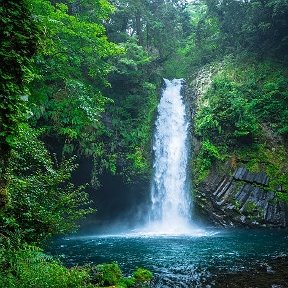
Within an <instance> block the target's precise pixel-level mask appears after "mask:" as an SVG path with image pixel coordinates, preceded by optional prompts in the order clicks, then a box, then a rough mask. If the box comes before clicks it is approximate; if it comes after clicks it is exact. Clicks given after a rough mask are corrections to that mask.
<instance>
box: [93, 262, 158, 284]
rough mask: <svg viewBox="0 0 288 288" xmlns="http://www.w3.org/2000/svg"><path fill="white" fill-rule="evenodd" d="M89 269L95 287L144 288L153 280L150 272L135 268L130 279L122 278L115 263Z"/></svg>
mask: <svg viewBox="0 0 288 288" xmlns="http://www.w3.org/2000/svg"><path fill="white" fill-rule="evenodd" d="M89 269H90V279H91V282H92V283H94V284H96V285H97V287H98V286H100V287H104V286H105V287H106V286H113V287H119V288H128V287H131V288H133V287H135V288H136V287H139V288H141V287H142V288H146V287H148V285H149V283H150V282H151V280H152V279H153V274H152V272H151V271H149V270H146V269H144V268H137V269H136V270H135V271H134V272H133V274H132V276H131V277H123V275H122V272H121V269H120V267H119V265H118V264H117V263H116V262H113V263H106V264H100V265H97V266H92V267H90V268H89Z"/></svg>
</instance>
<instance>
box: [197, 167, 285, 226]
mask: <svg viewBox="0 0 288 288" xmlns="http://www.w3.org/2000/svg"><path fill="white" fill-rule="evenodd" d="M268 183H269V178H268V176H267V175H266V174H265V173H264V172H260V173H252V172H250V171H248V170H247V169H246V168H245V167H240V168H238V169H236V170H235V172H234V174H233V176H232V177H228V176H226V175H224V176H223V175H222V176H221V174H220V172H219V171H217V170H215V171H213V173H212V174H211V175H209V177H208V178H207V180H206V181H205V183H203V184H202V185H200V186H199V187H198V189H199V192H200V194H201V197H202V203H204V202H205V205H204V204H203V205H202V206H201V210H202V211H203V212H204V214H206V215H207V216H208V218H209V219H210V220H211V221H213V222H214V223H216V224H219V225H221V226H231V225H238V226H253V227H255V226H263V227H287V226H288V208H287V203H285V202H283V201H280V200H279V199H277V198H276V196H275V194H274V193H273V192H271V191H267V190H266V189H267V188H266V187H267V185H268ZM203 199H205V201H204V200H203Z"/></svg>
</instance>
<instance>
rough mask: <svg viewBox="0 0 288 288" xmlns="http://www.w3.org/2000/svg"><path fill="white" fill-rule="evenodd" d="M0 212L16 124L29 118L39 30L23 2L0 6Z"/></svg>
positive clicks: (5, 199)
mask: <svg viewBox="0 0 288 288" xmlns="http://www.w3.org/2000/svg"><path fill="white" fill-rule="evenodd" d="M0 26H1V31H0V38H1V41H0V62H1V65H0V166H1V168H0V209H1V208H2V207H3V206H5V204H6V203H7V199H8V192H7V187H6V186H7V182H8V179H7V175H6V168H7V165H8V162H9V157H10V150H11V147H13V146H14V145H15V137H17V133H18V125H19V124H21V123H22V122H25V121H26V118H27V116H28V114H27V107H26V105H25V101H24V100H25V98H27V97H28V96H27V95H29V91H28V89H27V83H28V82H29V81H31V79H33V77H34V73H33V70H32V68H31V66H32V65H31V64H32V60H31V57H32V56H33V55H34V53H35V52H36V48H37V42H38V37H39V30H38V28H37V27H36V25H35V23H34V21H33V19H32V17H31V15H30V13H29V11H28V9H27V7H26V5H25V3H24V2H23V1H19V3H18V2H15V1H1V5H0Z"/></svg>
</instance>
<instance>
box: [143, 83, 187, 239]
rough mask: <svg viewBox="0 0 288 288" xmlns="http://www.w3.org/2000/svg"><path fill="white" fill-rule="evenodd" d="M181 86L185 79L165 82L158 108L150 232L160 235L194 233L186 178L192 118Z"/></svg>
mask: <svg viewBox="0 0 288 288" xmlns="http://www.w3.org/2000/svg"><path fill="white" fill-rule="evenodd" d="M182 85H183V80H182V79H174V80H172V81H169V80H166V79H165V89H164V90H163V94H162V97H161V100H160V103H159V105H158V116H157V120H156V130H155V136H154V145H153V150H154V157H155V158H154V159H155V160H154V164H153V167H154V177H153V183H152V187H151V207H150V211H149V224H148V227H149V228H148V229H149V230H150V231H155V232H157V233H159V234H185V233H189V232H190V231H191V216H190V215H191V195H190V191H189V190H190V189H189V187H188V181H189V179H188V177H187V164H188V157H189V153H188V152H189V141H188V127H189V119H188V117H186V108H185V104H184V102H183V99H182V95H181V90H182V89H181V88H182Z"/></svg>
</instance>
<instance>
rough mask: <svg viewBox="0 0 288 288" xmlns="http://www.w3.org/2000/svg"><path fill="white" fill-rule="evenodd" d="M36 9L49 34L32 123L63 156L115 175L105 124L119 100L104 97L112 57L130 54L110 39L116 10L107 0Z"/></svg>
mask: <svg viewBox="0 0 288 288" xmlns="http://www.w3.org/2000/svg"><path fill="white" fill-rule="evenodd" d="M31 10H32V13H33V15H34V17H35V19H37V21H38V23H39V26H41V28H42V30H43V31H45V37H43V39H42V42H41V48H42V49H41V53H38V55H37V56H36V57H35V68H36V70H37V73H38V78H37V80H35V81H33V83H32V85H31V91H32V93H31V94H32V95H31V97H30V107H31V110H32V112H33V116H34V117H33V118H31V119H30V120H31V123H32V124H33V126H35V127H43V128H45V135H46V136H49V137H51V136H52V135H53V137H54V138H55V139H57V141H59V142H60V143H61V146H62V147H63V148H61V151H60V154H61V152H62V154H63V155H66V156H67V155H73V154H82V155H84V156H89V157H92V159H94V162H95V166H97V167H99V171H102V170H103V169H111V170H112V172H115V161H114V158H115V157H113V154H111V153H109V151H107V150H106V148H105V146H104V139H105V138H106V137H108V135H107V133H108V131H107V129H106V127H105V125H104V124H103V121H102V117H103V113H104V112H105V106H106V105H107V104H109V103H112V102H113V101H112V100H111V99H108V98H107V97H105V96H104V95H103V90H104V88H105V89H106V88H107V87H108V86H109V83H108V81H107V79H106V78H107V75H108V74H109V73H110V72H111V71H112V70H113V69H114V68H113V66H112V65H111V64H109V61H108V59H109V58H111V57H113V56H115V55H118V54H119V53H122V52H123V51H124V50H123V49H122V48H120V47H119V46H117V45H116V44H114V43H112V42H110V41H109V40H108V38H107V36H106V35H105V27H104V26H103V21H104V20H107V19H108V16H109V15H110V13H111V12H112V11H113V10H114V9H113V7H112V6H111V5H110V4H109V2H108V1H106V0H103V1H96V2H95V1H94V2H91V1H88V0H87V1H81V3H78V4H77V5H74V4H73V3H71V1H64V2H63V3H57V4H55V5H53V4H52V3H51V2H50V1H42V0H41V1H39V0H31ZM92 11H97V13H94V12H92ZM57 152H58V153H59V151H57ZM106 155H108V156H107V157H106ZM99 173H100V172H99ZM95 182H97V180H95Z"/></svg>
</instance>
